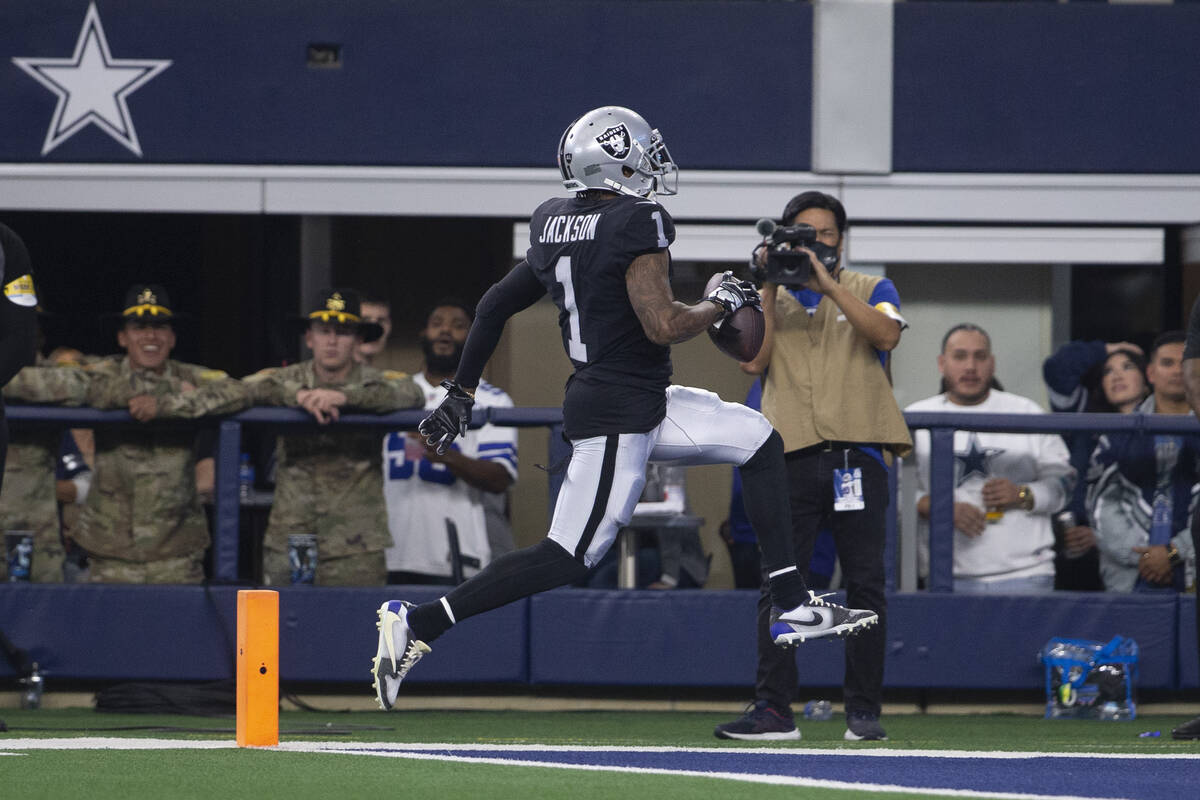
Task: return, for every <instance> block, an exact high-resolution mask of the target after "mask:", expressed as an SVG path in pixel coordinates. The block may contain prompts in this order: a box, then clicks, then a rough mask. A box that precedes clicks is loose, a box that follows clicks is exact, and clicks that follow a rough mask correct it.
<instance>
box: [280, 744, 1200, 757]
mask: <svg viewBox="0 0 1200 800" xmlns="http://www.w3.org/2000/svg"><path fill="white" fill-rule="evenodd" d="M313 746H315V747H317V748H326V749H329V750H358V749H362V750H377V749H379V748H380V747H383V746H386V747H390V748H391V749H404V750H413V751H424V750H485V751H495V752H531V751H538V750H541V751H545V752H551V753H571V752H586V753H617V752H628V753H674V752H683V753H761V754H768V755H776V756H792V755H794V756H872V757H876V758H913V757H921V756H924V757H927V758H962V759H979V758H986V759H994V760H1006V759H1021V758H1111V759H1136V758H1147V759H1185V760H1197V759H1200V752H1196V753H1096V752H1087V753H1065V752H1061V751H1060V752H1054V753H1044V752H1040V751H1022V750H902V749H899V748H895V749H882V748H878V749H870V750H867V749H862V750H857V749H853V748H841V747H839V748H836V749H827V748H820V747H779V748H776V747H671V746H668V745H640V746H627V747H623V746H621V745H562V744H464V743H462V742H458V743H454V742H393V743H390V744H385V743H384V742H352V743H343V742H284V743H281V744H280V745H279V749H280V750H290V749H292V748H297V749H300V748H309V747H313ZM302 752H311V751H310V750H307V749H304V750H302Z"/></svg>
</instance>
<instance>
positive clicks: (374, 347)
mask: <svg viewBox="0 0 1200 800" xmlns="http://www.w3.org/2000/svg"><path fill="white" fill-rule="evenodd" d="M361 305H362V318H363V322H372V323H374V324H376V325H378V326H379V327H380V329H381V330H382V331H383V333H381V334H379V338H378V339H375V340H374V341H370V342H362V343H360V344H359V345H358V350H357V352H356V353H355V358H357V359H358V360H359V362H361V363H363V364H366V365H367V366H368V367H377V366H379V365H378V364H376V363H375V360H376V358H377V357H378V356H379V355H380V354H381V353H382V352H383V351H384V350H386V349H387V343H388V339H389V338H390V337H391V335H392V304H391V301H389V300H384V299H382V298H379V297H375V296H364V297H363V298H362V301H361Z"/></svg>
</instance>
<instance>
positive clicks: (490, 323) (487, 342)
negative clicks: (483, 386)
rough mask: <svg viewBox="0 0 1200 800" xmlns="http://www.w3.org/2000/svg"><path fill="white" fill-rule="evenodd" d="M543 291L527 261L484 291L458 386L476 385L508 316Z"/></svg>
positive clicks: (464, 347)
mask: <svg viewBox="0 0 1200 800" xmlns="http://www.w3.org/2000/svg"><path fill="white" fill-rule="evenodd" d="M544 294H546V287H545V286H543V285H542V283H541V281H539V280H538V279H537V276H536V275H534V274H533V269H532V268H531V267H530V266H529V263H528V262H526V261H522V262H521V263H520V264H517V265H516V266H515V267H513V268H512V271H510V272H509V273H508V274H507V275H505V276H504V277H503V278H501V279H500V280H499V281H498V282H496V283H495V284H493V285H492V288H490V289H488V290H487V291H486V292H484V294H483V298H482V299H481V300H480V301H479V305H478V307H476V309H475V321H474V322H473V323H472V324H471V332H470V333H468V334H467V342H466V344H465V345H463V354H462V359H461V360H460V361H459V362H458V371H457V372H456V373H455V375H454V380H455V382H456V383H458V385H459V386H463V387H465V388H467V389H474V388H475V387H476V386H478V385H479V376H480V375H482V374H483V367H484V365H485V364H487V362H488V359H489V358H491V357H492V353H493V352H494V351H495V350H496V345H497V344H498V343H499V342H500V334H502V333H503V332H504V324H505V323H506V322H508V318H509V317H511V316H512V315H513V314H516V313H517V312H518V311H524V310H525V309H527V308H529V307H530V306H531V305H533V304H534V303H536V302H537V301H538V300H539V299H541V297H542V295H544Z"/></svg>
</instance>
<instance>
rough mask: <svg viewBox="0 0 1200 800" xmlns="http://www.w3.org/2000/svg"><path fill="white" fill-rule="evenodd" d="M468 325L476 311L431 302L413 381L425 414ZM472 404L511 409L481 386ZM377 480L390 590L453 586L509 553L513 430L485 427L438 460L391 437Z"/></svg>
mask: <svg viewBox="0 0 1200 800" xmlns="http://www.w3.org/2000/svg"><path fill="white" fill-rule="evenodd" d="M473 318H474V309H473V308H472V307H471V306H469V305H468V304H466V303H465V302H463V301H461V300H457V299H453V298H446V299H442V300H439V301H437V302H436V303H435V304H434V305H433V307H432V308H431V309H430V311H429V314H428V315H427V316H426V318H425V327H424V328H423V329H422V330H421V333H420V339H421V349H422V351H423V353H424V357H425V360H424V365H423V367H422V370H421V371H420V372H419V373H417V374H416V375H415V376H413V380H414V381H415V382H416V384H417V386H418V387H420V388H421V390H422V391H424V392H425V408H427V409H433V408H437V407H438V405H439V404H440V403H441V402H442V400H443V399H445V397H446V390H445V389H444V388H442V387H441V385H440V384H441V382H442V381H443V380H447V379H449V378H452V377H453V376H454V372H455V370H457V369H458V362H459V359H460V358H461V357H462V351H463V345H464V343H465V342H466V340H467V331H469V330H470V328H471V321H472V320H473ZM475 405H476V407H478V408H482V409H487V408H496V407H500V408H511V407H512V405H513V402H512V398H510V397H509V396H508V395H507V394H506V393H505V392H504V391H503V390H502V389H499V388H497V387H495V386H492V385H491V384H489V383H487V382H486V381H481V382H480V384H479V389H478V391H477V392H476V394H475ZM383 478H384V488H383V493H384V497H385V499H386V501H387V513H388V528H389V530H390V531H391V534H392V546H391V547H389V548H388V550H387V568H388V582H389V583H434V584H450V583H454V582H455V580H456V578H463V577H469V576H471V575H474V574H475V573H476V572H478V571H479V570H480V569H481V568H482V567H483V566H485V565H486V564H487V563H488V562H489V561H490V560H491V559H492V558H494V557H495V556H497V555H501V554H502V553H504V552H507V551H508V550H511V549H512V547H513V545H512V529H511V528H510V527H509V526H508V520H507V517H506V514H505V509H506V506H507V490H508V487H509V486H510V485H511V484H512V482H513V481H515V480H516V479H517V430H516V428H506V427H497V426H495V425H492V424H490V423H488V424H486V425H484V426H483V427H481V428H475V429H472V430H469V431H468V432H467V434H466V436H464V437H462V438H461V439H459V440H457V441H456V442H455V443H454V444H453V446H451V447H450V448H449V449H448V450H446V452H445V453H444V454H442V455H438V453H437V450H436V449H435V448H432V447H426V446H425V445H424V444H423V443H422V442H421V440H420V439H419V437H418V436H417V434H416V433H415V432H411V431H410V432H408V433H406V432H404V431H395V432H393V433H390V434H388V436H387V438H386V439H385V440H384V445H383ZM489 533H490V534H491V538H489ZM452 539H453V544H452ZM493 539H494V540H495V541H492V540H493Z"/></svg>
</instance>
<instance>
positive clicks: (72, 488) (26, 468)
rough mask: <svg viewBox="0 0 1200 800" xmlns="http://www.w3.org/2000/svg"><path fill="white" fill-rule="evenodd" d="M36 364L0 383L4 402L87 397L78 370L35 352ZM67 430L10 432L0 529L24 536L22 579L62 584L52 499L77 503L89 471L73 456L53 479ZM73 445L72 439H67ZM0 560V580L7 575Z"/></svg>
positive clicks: (77, 401) (62, 555) (62, 549)
mask: <svg viewBox="0 0 1200 800" xmlns="http://www.w3.org/2000/svg"><path fill="white" fill-rule="evenodd" d="M36 362H37V366H32V367H25V368H24V369H22V370H21V371H20V372H18V373H17V375H16V377H15V378H13V380H12V381H10V382H9V384H8V385H7V386H5V387H4V399H5V400H6V401H8V402H17V403H37V404H60V403H61V404H64V405H75V406H77V405H81V404H82V403H83V402H84V400H86V399H87V387H88V378H87V375H86V374H85V373H84V372H83V371H82V370H79V369H56V368H55V367H54V365H53V364H52V362H51V361H50V360H49V359H48V358H45V357H43V356H42V355H41V354H40V353H39V354H37V356H36ZM70 436H71V435H70V433H65V432H63V431H61V430H58V429H57V428H45V427H40V426H32V427H27V428H22V429H18V430H15V431H13V432H12V434H11V438H10V440H9V452H8V460H7V462H6V464H5V466H4V482H5V484H6V486H7V488H6V489H5V491H4V492H3V494H0V530H2V531H4V532H5V533H6V534H8V536H9V539H10V542H11V541H14V540H16V539H18V538H24V537H23V536H21V534H23V535H24V536H27V537H28V538H29V542H28V552H29V553H30V555H31V557H30V563H29V564H28V565H25V567H24V568H23V570H22V572H24V576H23V577H24V579H25V580H29V581H31V582H33V583H62V582H63V581H64V580H65V579H66V573H65V572H64V566H65V560H66V543H65V541H64V539H63V536H62V526H61V524H60V518H59V506H58V500H59V499H63V500H64V501H65V502H78V503H82V502H83V501H84V500H85V499H86V497H87V491H88V487H89V486H90V483H91V480H90V479H91V472H90V470H88V469H87V467H86V465H81V464H80V463H79V462H77V461H76V460H75V459H74V458H72V464H74V465H76V466H74V467H73V468H72V469H71V472H72V476H71V478H70V479H66V478H64V480H62V481H57V482H56V480H55V474H56V470H57V468H58V467H59V466H61V465H60V463H59V462H60V460H61V457H62V456H63V455H65V453H64V452H63V448H64V446H65V444H66V442H67V440H68V439H70ZM70 442H71V443H72V444H73V442H74V440H73V439H70ZM4 566H5V565H4V564H2V563H0V580H2V579H5V578H7V577H13V579H14V580H16V579H17V578H16V576H8V575H7V574H6V573H5V569H4Z"/></svg>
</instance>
